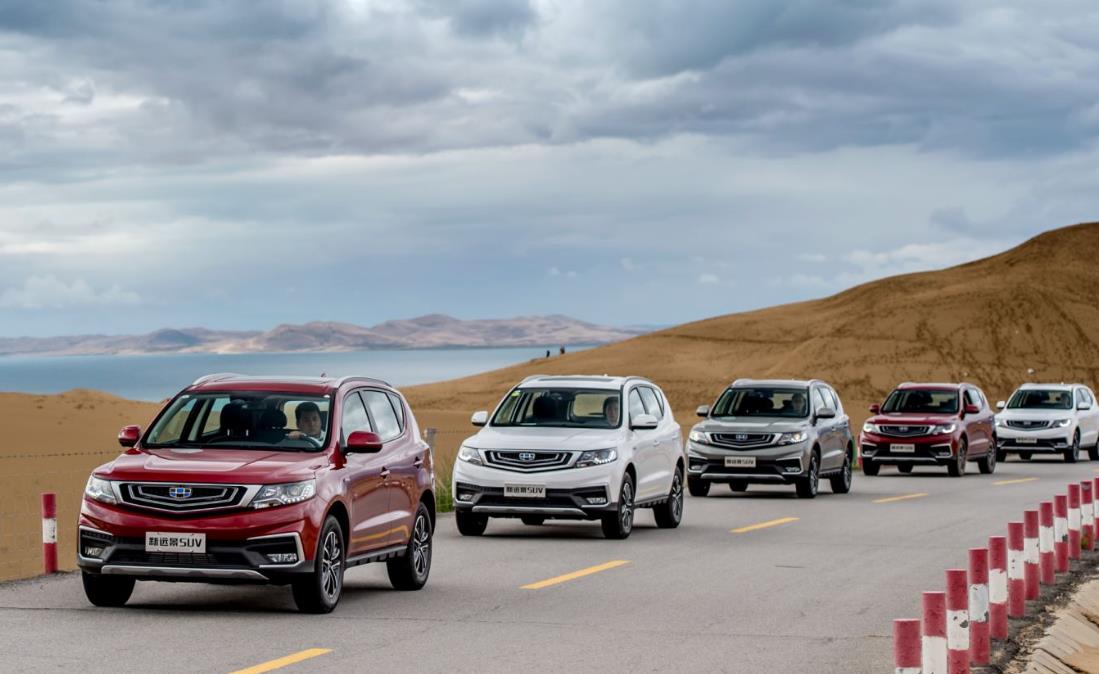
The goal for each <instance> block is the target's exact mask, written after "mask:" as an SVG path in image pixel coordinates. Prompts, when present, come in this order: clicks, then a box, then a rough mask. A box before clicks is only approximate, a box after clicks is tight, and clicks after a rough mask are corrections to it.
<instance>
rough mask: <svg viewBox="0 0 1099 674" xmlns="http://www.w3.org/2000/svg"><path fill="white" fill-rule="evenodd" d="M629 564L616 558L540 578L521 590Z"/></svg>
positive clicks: (564, 581) (539, 588)
mask: <svg viewBox="0 0 1099 674" xmlns="http://www.w3.org/2000/svg"><path fill="white" fill-rule="evenodd" d="M625 564H629V562H627V561H626V560H624V559H616V560H614V561H613V562H607V563H606V564H599V565H598V566H589V567H588V568H586V569H580V570H579V571H573V572H572V573H566V574H564V575H563V576H554V577H553V578H547V579H546V580H540V581H538V582H537V583H531V584H529V585H524V586H523V587H521V588H519V589H521V590H541V589H542V588H544V587H549V586H551V585H559V584H561V583H567V582H568V581H570V580H576V579H577V578H583V577H584V576H590V575H592V574H593V573H599V572H600V571H607V570H609V569H614V568H617V567H619V566H623V565H625Z"/></svg>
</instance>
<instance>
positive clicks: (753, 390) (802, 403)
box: [710, 386, 810, 419]
mask: <svg viewBox="0 0 1099 674" xmlns="http://www.w3.org/2000/svg"><path fill="white" fill-rule="evenodd" d="M809 395H810V393H809V390H808V389H805V388H785V387H780V388H775V387H771V386H732V387H729V388H727V389H725V392H724V393H722V394H721V397H719V398H718V399H717V402H716V403H714V408H713V411H712V412H711V413H710V416H712V417H714V418H724V417H789V418H792V419H804V418H805V417H807V416H809Z"/></svg>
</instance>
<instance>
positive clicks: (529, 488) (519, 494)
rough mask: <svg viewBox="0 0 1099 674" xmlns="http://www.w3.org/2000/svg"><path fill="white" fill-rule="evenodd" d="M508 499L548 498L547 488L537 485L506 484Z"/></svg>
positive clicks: (505, 490)
mask: <svg viewBox="0 0 1099 674" xmlns="http://www.w3.org/2000/svg"><path fill="white" fill-rule="evenodd" d="M504 496H505V497H507V498H546V486H545V485H537V484H505V485H504Z"/></svg>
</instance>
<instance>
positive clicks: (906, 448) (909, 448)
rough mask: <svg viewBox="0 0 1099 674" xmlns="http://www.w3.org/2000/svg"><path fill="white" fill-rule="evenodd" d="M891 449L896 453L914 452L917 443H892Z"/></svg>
mask: <svg viewBox="0 0 1099 674" xmlns="http://www.w3.org/2000/svg"><path fill="white" fill-rule="evenodd" d="M889 449H890V450H891V451H893V452H894V453H896V454H912V453H913V452H915V451H916V445H890V446H889Z"/></svg>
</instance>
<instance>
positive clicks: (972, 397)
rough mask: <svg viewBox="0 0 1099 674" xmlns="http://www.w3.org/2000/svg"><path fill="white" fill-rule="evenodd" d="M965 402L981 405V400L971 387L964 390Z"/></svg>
mask: <svg viewBox="0 0 1099 674" xmlns="http://www.w3.org/2000/svg"><path fill="white" fill-rule="evenodd" d="M965 402H966V404H968V405H976V406H977V407H981V400H980V398H978V397H977V392H976V391H974V390H973V389H971V388H967V389H966V390H965Z"/></svg>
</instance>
